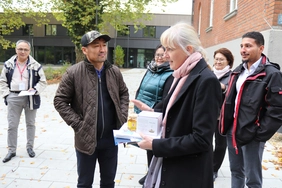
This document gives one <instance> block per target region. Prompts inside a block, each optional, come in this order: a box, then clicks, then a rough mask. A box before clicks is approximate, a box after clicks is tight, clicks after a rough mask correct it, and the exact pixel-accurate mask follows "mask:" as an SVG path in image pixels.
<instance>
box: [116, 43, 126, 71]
mask: <svg viewBox="0 0 282 188" xmlns="http://www.w3.org/2000/svg"><path fill="white" fill-rule="evenodd" d="M114 63H115V65H117V66H118V67H122V65H123V64H124V51H123V49H122V47H121V46H120V45H117V46H116V48H115V49H114Z"/></svg>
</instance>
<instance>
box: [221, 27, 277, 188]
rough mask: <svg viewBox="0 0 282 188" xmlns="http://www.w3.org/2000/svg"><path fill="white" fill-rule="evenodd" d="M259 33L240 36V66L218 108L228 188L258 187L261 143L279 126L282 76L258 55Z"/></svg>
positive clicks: (264, 57) (262, 43) (261, 42)
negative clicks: (224, 141) (225, 148)
mask: <svg viewBox="0 0 282 188" xmlns="http://www.w3.org/2000/svg"><path fill="white" fill-rule="evenodd" d="M263 50H264V38H263V35H262V34H261V33H259V32H248V33H246V34H244V35H243V37H242V42H241V50H240V53H241V56H242V60H243V63H242V64H241V65H239V66H238V67H237V68H236V69H235V70H234V71H233V72H232V74H231V77H230V81H229V87H228V90H227V92H226V98H225V101H224V103H223V106H222V111H221V119H220V132H221V134H226V135H227V145H228V153H229V161H230V170H231V175H232V179H231V184H232V188H243V187H245V178H246V185H247V186H248V187H252V188H261V187H262V167H261V162H262V154H263V150H264V145H265V142H266V141H267V140H268V139H270V138H271V137H272V135H273V134H274V133H275V132H276V131H277V130H278V128H279V127H280V126H281V125H282V87H281V86H282V73H281V72H280V71H279V69H280V67H279V66H278V65H277V64H274V63H270V62H269V60H268V58H267V57H266V56H265V55H264V54H263V53H262V52H263Z"/></svg>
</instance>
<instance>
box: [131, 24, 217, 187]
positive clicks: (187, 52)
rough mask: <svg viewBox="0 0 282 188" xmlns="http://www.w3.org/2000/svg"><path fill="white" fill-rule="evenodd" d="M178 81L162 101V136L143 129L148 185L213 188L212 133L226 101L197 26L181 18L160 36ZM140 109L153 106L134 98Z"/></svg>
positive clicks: (140, 144) (141, 142) (141, 144)
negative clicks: (149, 158)
mask: <svg viewBox="0 0 282 188" xmlns="http://www.w3.org/2000/svg"><path fill="white" fill-rule="evenodd" d="M161 43H162V45H163V46H164V47H165V48H166V51H165V55H166V57H167V58H168V59H169V63H170V67H171V69H173V70H174V72H173V76H174V81H173V83H172V86H171V88H170V91H169V93H168V95H167V97H166V98H165V99H163V100H162V102H161V103H162V113H163V121H162V125H163V132H162V138H160V139H153V138H151V137H149V136H146V135H143V134H141V136H142V138H143V140H142V141H140V142H139V143H138V145H139V146H140V148H142V149H148V150H152V151H153V153H154V157H153V159H152V162H151V165H150V168H149V173H148V176H147V178H146V181H145V183H144V187H145V188H153V187H155V188H158V187H165V188H175V187H177V188H188V187H189V188H212V187H213V177H212V175H213V173H212V172H213V168H212V152H213V151H212V150H213V147H212V138H213V134H214V130H215V127H216V123H217V117H218V115H219V109H220V103H221V89H220V84H219V82H218V80H217V78H216V76H215V75H214V73H213V72H212V71H211V70H210V69H209V68H208V65H207V63H206V61H205V52H204V50H203V48H202V46H201V43H200V40H199V38H198V35H197V33H196V32H195V30H194V28H193V27H192V26H190V25H189V24H187V23H183V22H180V23H177V24H175V25H174V26H172V27H170V28H169V29H167V30H166V31H165V32H164V33H163V34H162V36H161ZM133 102H134V103H135V105H136V106H137V107H138V108H140V109H141V110H150V111H153V109H151V108H149V107H148V106H146V105H145V104H143V103H142V102H140V101H136V100H135V101H133Z"/></svg>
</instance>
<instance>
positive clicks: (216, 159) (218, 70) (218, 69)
mask: <svg viewBox="0 0 282 188" xmlns="http://www.w3.org/2000/svg"><path fill="white" fill-rule="evenodd" d="M213 58H214V66H213V72H214V74H215V75H216V77H217V79H218V80H219V82H220V86H221V91H222V102H223V100H224V98H225V92H226V91H227V86H228V81H229V78H230V74H231V68H232V66H233V62H234V57H233V55H232V53H231V52H230V50H228V49H227V48H220V49H218V50H216V51H215V52H214V55H213ZM221 104H222V103H221ZM217 124H218V123H217ZM214 137H215V147H214V151H213V180H214V181H215V179H216V178H217V176H218V170H219V168H220V166H221V164H222V162H223V159H224V156H225V152H226V147H227V143H226V137H225V136H222V135H220V134H219V130H218V126H216V130H215V133H214Z"/></svg>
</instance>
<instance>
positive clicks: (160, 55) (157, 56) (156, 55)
mask: <svg viewBox="0 0 282 188" xmlns="http://www.w3.org/2000/svg"><path fill="white" fill-rule="evenodd" d="M163 56H164V54H155V58H159V57H161V58H162V57H163Z"/></svg>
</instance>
